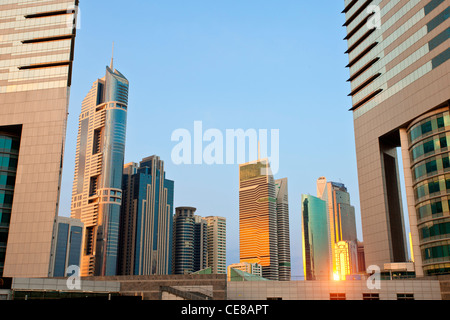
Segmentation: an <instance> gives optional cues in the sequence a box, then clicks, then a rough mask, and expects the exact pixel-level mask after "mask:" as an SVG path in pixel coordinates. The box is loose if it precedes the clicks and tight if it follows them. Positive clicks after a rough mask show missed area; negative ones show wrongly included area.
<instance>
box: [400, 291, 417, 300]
mask: <svg viewBox="0 0 450 320" xmlns="http://www.w3.org/2000/svg"><path fill="white" fill-rule="evenodd" d="M397 300H414V294H413V293H397Z"/></svg>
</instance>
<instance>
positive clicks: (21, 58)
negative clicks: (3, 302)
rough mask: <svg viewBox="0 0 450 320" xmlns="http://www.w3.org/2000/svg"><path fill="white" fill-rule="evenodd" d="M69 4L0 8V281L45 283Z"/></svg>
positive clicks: (67, 69) (59, 155)
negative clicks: (19, 279)
mask: <svg viewBox="0 0 450 320" xmlns="http://www.w3.org/2000/svg"><path fill="white" fill-rule="evenodd" d="M77 5H78V1H77V0H54V1H52V2H51V4H49V3H47V2H44V1H34V2H30V1H25V0H16V1H2V2H1V4H0V21H1V23H0V57H1V58H0V59H1V60H0V141H2V143H4V145H3V147H0V148H1V149H0V153H2V165H1V167H0V170H1V177H2V178H0V179H1V180H2V182H1V185H0V216H1V224H2V225H1V231H0V265H2V266H3V268H2V269H3V276H5V277H47V276H48V273H49V270H50V266H49V263H50V251H51V243H52V231H53V223H54V220H55V218H56V216H57V215H58V202H59V192H60V185H61V171H62V162H63V154H64V143H65V134H66V123H67V114H68V101H69V91H70V90H69V88H70V85H71V77H72V61H73V54H74V43H75V34H76V28H75V24H76V23H75V21H76V15H77V10H76V8H77ZM11 143H12V144H11ZM19 146H20V148H19ZM10 151H11V152H10ZM4 179H6V181H5V180H4ZM1 272H2V271H1V270H0V273H1Z"/></svg>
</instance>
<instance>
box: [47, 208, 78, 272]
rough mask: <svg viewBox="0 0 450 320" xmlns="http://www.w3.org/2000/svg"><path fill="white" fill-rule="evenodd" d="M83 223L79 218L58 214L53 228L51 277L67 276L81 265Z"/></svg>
mask: <svg viewBox="0 0 450 320" xmlns="http://www.w3.org/2000/svg"><path fill="white" fill-rule="evenodd" d="M82 240H83V223H81V221H80V220H78V219H72V218H67V217H61V216H58V217H57V218H56V221H55V228H54V230H53V243H52V253H51V262H50V272H49V277H67V276H70V275H72V274H73V272H74V271H75V270H72V269H70V268H71V267H76V268H79V267H80V259H81V242H82Z"/></svg>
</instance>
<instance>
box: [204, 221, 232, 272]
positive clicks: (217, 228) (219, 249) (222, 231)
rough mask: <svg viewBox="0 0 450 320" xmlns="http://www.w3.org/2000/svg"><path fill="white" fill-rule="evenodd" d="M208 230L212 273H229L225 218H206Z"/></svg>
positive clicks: (209, 262) (208, 265)
mask: <svg viewBox="0 0 450 320" xmlns="http://www.w3.org/2000/svg"><path fill="white" fill-rule="evenodd" d="M205 219H206V221H207V228H208V231H207V232H208V263H207V267H211V269H212V273H226V272H227V266H226V263H227V252H226V248H227V234H226V219H225V218H224V217H217V216H209V217H206V218H205Z"/></svg>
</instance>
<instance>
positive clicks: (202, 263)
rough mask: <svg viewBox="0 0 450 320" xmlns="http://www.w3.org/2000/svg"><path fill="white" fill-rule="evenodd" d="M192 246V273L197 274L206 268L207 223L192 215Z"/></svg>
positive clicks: (203, 219)
mask: <svg viewBox="0 0 450 320" xmlns="http://www.w3.org/2000/svg"><path fill="white" fill-rule="evenodd" d="M193 246H194V256H193V258H194V264H193V272H197V271H200V270H203V269H205V268H206V267H208V222H207V221H206V219H205V218H204V217H200V216H198V215H194V239H193Z"/></svg>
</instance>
